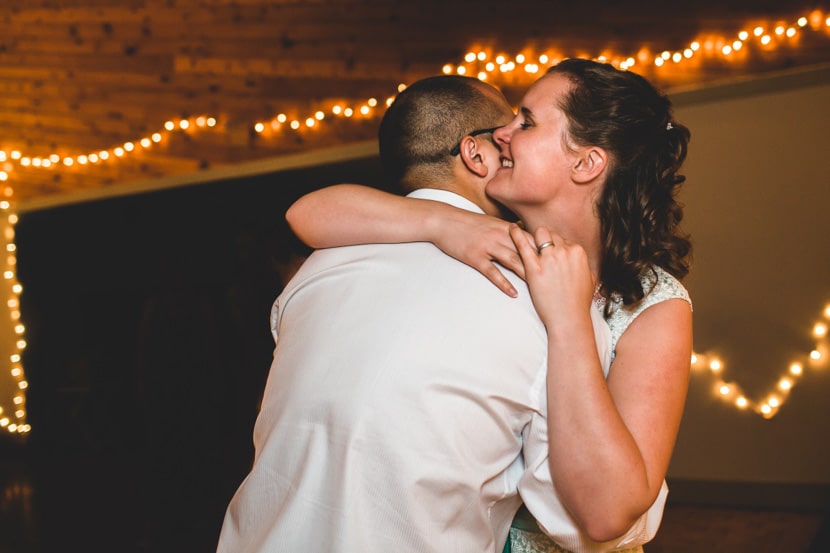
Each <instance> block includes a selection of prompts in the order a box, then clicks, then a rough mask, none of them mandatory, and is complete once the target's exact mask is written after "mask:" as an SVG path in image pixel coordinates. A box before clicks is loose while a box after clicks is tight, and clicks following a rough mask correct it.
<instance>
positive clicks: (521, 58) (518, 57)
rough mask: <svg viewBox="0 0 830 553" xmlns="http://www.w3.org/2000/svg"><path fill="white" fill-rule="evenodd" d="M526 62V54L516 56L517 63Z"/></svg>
mask: <svg viewBox="0 0 830 553" xmlns="http://www.w3.org/2000/svg"><path fill="white" fill-rule="evenodd" d="M524 62H525V56H524V54H519V55H518V56H516V63H524Z"/></svg>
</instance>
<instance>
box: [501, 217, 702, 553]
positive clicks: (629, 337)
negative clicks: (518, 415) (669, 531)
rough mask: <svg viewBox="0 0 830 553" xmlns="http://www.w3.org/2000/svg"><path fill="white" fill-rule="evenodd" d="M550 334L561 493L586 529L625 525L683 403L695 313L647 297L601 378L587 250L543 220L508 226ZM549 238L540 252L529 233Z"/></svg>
mask: <svg viewBox="0 0 830 553" xmlns="http://www.w3.org/2000/svg"><path fill="white" fill-rule="evenodd" d="M511 233H512V235H513V237H514V240H516V243H517V246H518V248H519V253H520V254H521V256H522V259H523V261H524V263H525V271H526V274H527V281H528V285H529V287H530V290H531V296H532V297H533V301H534V305H535V306H536V309H537V311H538V312H539V315H540V317H541V318H542V320H543V322H544V323H545V326H546V328H547V334H548V363H549V365H548V390H547V395H548V437H549V443H550V466H551V475H552V477H553V481H554V482H556V488H557V491H558V492H559V496H560V498H561V499H562V501H563V502H564V504H565V505H566V507H567V509H568V511H569V512H570V513H571V514H572V515H573V516H574V518H575V519H576V520H577V521H578V523H579V524H580V526H581V527H582V528H583V530H584V531H585V532H586V534H587V535H588V536H589V537H590V538H591V539H593V540H596V541H608V540H611V539H614V538H616V537H619V536H621V535H622V534H624V533H625V532H626V531H627V530H628V529H629V528H630V527H631V525H632V524H633V523H634V522H635V521H636V520H637V519H638V518H639V517H640V516H641V515H642V514H643V513H644V512H646V511H647V510H648V508H649V507H650V506H651V504H652V503H653V502H654V500H655V499H656V497H657V494H658V493H659V491H660V488H661V485H662V482H663V479H664V478H665V474H666V470H667V468H668V464H669V459H670V457H671V452H672V450H673V448H674V442H675V438H676V436H677V432H678V428H679V425H680V419H681V415H682V411H683V406H684V403H685V397H686V390H687V387H688V380H689V361H690V358H691V348H692V337H691V336H692V317H691V310H690V308H689V305H688V304H687V303H686V302H685V301H682V300H667V301H664V302H661V303H658V304H656V305H654V306H652V307H649V308H648V309H646V310H645V311H643V313H642V314H641V315H640V316H639V317H638V318H637V319H636V320H635V321H634V322H633V323H631V325H630V326H629V327H628V329H627V330H626V331H625V333H624V334H623V336H622V337H621V338H620V340H619V342H618V344H617V355H616V358H615V360H614V364H613V366H612V369H611V373H610V375H609V378H608V380H606V379H605V377H604V375H603V372H602V367H601V366H600V362H599V357H598V354H597V346H596V342H595V340H594V334H593V328H592V325H591V321H590V315H589V311H588V310H589V308H590V303H591V300H592V296H593V280H592V277H591V273H590V270H589V268H588V262H587V256H586V255H585V252H584V250H583V249H582V248H581V247H579V246H575V245H571V244H567V243H565V242H564V241H563V240H562V238H561V237H558V236H551V234H550V233H548V232H547V231H545V230H544V229H541V230H539V231H537V236H536V238H535V241H534V240H533V238H530V239H528V237H527V236H526V235H525V234H521V233H520V231H519V230H518V229H514V230H511ZM551 238H552V239H553V241H554V243H555V244H556V245H555V246H552V247H549V248H545V249H544V250H543V253H542V254H539V253H537V250H536V246H535V244H536V243H543V242H546V241H549V240H551Z"/></svg>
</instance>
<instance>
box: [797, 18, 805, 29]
mask: <svg viewBox="0 0 830 553" xmlns="http://www.w3.org/2000/svg"><path fill="white" fill-rule="evenodd" d="M796 23H797V24H798V26H799V27H804V26H806V25H807V18H806V17H799V18H798V21H796Z"/></svg>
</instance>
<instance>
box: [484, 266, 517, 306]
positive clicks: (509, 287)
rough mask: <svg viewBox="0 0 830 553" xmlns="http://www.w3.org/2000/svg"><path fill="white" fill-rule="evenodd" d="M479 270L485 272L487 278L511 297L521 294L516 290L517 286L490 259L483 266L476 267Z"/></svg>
mask: <svg viewBox="0 0 830 553" xmlns="http://www.w3.org/2000/svg"><path fill="white" fill-rule="evenodd" d="M476 269H477V270H478V272H480V273H481V274H483V275H484V276H485V277H487V280H489V281H490V282H492V283H493V284H495V285H496V286H497V287H498V288H499V290H501V291H502V292H504V293H505V294H507V295H508V296H510V297H511V298H515V297H517V296H518V295H519V293H518V292H516V288H515V287H513V284H512V283H511V282H510V281H509V280H507V277H506V276H504V274H502V272H501V271H500V270H499V268H498V267H496V266H495V265H493V263H492V262H490V261H488V262H487V264H486V265H483V266H481V267H476Z"/></svg>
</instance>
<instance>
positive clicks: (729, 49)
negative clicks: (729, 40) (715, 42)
mask: <svg viewBox="0 0 830 553" xmlns="http://www.w3.org/2000/svg"><path fill="white" fill-rule="evenodd" d="M721 52H723V54H724V55H725V56H728V55H729V54H731V53H732V47H731V46H729V45H728V44H727V45H726V46H724V47H723V48H721Z"/></svg>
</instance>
